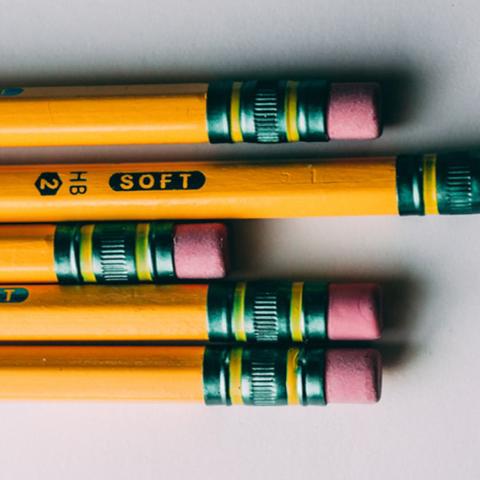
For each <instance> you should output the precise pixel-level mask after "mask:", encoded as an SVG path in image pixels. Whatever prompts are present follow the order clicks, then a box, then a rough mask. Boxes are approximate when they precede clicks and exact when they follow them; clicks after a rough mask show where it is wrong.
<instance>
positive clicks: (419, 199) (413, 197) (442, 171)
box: [396, 153, 480, 215]
mask: <svg viewBox="0 0 480 480" xmlns="http://www.w3.org/2000/svg"><path fill="white" fill-rule="evenodd" d="M396 171H397V179H396V180H397V200H398V211H399V214H400V215H435V214H441V215H462V214H471V213H479V212H480V157H479V156H478V155H477V154H474V153H450V154H439V155H434V154H427V155H401V156H399V157H398V158H397V162H396Z"/></svg>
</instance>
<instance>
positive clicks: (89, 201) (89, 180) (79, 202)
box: [0, 157, 398, 223]
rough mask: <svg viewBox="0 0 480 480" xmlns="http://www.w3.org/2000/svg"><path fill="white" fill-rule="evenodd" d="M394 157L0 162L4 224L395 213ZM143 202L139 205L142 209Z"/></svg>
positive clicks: (0, 214)
mask: <svg viewBox="0 0 480 480" xmlns="http://www.w3.org/2000/svg"><path fill="white" fill-rule="evenodd" d="M395 163H396V160H395V157H381V158H371V159H368V158H351V159H336V160H332V159H330V160H324V161H322V162H298V163H283V162H278V163H272V162H265V161H264V162H261V161H257V162H252V161H246V162H221V161H213V162H186V163H182V165H181V167H179V165H178V164H176V163H175V162H168V163H144V164H141V163H121V164H88V165H45V166H38V165H8V166H2V167H0V221H1V222H5V223H7V222H25V223H28V222H85V221H87V222H88V221H130V220H133V221H149V220H183V219H188V220H197V219H202V220H205V219H211V218H216V219H245V218H288V217H305V216H321V215H385V214H398V206H397V192H396V166H395ZM139 205H141V208H139Z"/></svg>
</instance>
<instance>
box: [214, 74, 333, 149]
mask: <svg viewBox="0 0 480 480" xmlns="http://www.w3.org/2000/svg"><path fill="white" fill-rule="evenodd" d="M327 101H328V84H327V82H325V81H322V80H310V81H300V82H297V81H283V80H280V81H246V82H232V81H219V82H213V83H211V84H210V85H209V89H208V94H207V124H208V134H209V139H210V142H211V143H230V142H253V143H282V142H298V141H305V142H311V141H327V140H328V135H327V131H326V108H327Z"/></svg>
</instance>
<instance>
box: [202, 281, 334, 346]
mask: <svg viewBox="0 0 480 480" xmlns="http://www.w3.org/2000/svg"><path fill="white" fill-rule="evenodd" d="M207 310H208V327H209V338H210V340H212V341H224V342H230V341H237V342H253V343H263V342H307V341H319V340H320V341H321V340H325V339H326V338H327V312H328V288H327V284H326V283H324V282H285V281H270V282H237V283H233V282H223V283H212V284H210V286H209V288H208V298H207Z"/></svg>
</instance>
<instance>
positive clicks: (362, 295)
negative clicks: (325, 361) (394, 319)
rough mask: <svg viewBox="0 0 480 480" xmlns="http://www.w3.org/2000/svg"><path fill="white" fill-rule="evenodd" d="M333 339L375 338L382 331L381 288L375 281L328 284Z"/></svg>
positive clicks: (328, 331) (378, 336)
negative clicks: (373, 282)
mask: <svg viewBox="0 0 480 480" xmlns="http://www.w3.org/2000/svg"><path fill="white" fill-rule="evenodd" d="M328 290H329V292H328V293H329V298H328V317H327V318H328V324H327V334H328V338H329V339H330V340H375V339H377V338H380V335H381V333H382V326H383V322H382V302H381V290H380V288H379V287H378V285H375V284H372V283H346V284H341V283H331V284H330V285H329V287H328Z"/></svg>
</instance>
